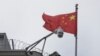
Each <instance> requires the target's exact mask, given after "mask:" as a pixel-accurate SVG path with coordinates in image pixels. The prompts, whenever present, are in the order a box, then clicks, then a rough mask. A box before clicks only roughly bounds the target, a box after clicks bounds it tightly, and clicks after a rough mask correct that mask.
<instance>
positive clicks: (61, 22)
mask: <svg viewBox="0 0 100 56" xmlns="http://www.w3.org/2000/svg"><path fill="white" fill-rule="evenodd" d="M42 17H43V20H44V21H45V24H44V27H45V28H46V29H47V30H49V31H54V30H56V29H57V28H58V27H61V28H62V29H63V31H64V32H68V33H72V34H77V30H76V28H77V17H76V12H72V13H68V14H60V15H56V16H50V15H46V14H43V15H42Z"/></svg>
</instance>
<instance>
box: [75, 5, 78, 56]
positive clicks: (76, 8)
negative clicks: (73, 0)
mask: <svg viewBox="0 0 100 56" xmlns="http://www.w3.org/2000/svg"><path fill="white" fill-rule="evenodd" d="M75 11H76V19H77V15H78V4H76V5H75ZM77 20H78V19H77ZM77 20H76V34H75V56H77V40H78V37H77Z"/></svg>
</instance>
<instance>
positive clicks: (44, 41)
mask: <svg viewBox="0 0 100 56" xmlns="http://www.w3.org/2000/svg"><path fill="white" fill-rule="evenodd" d="M45 44H46V39H44V44H43V48H42V54H43V51H44V47H45Z"/></svg>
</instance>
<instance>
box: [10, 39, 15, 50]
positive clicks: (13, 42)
mask: <svg viewBox="0 0 100 56" xmlns="http://www.w3.org/2000/svg"><path fill="white" fill-rule="evenodd" d="M11 40H12V49H13V50H14V49H15V48H14V40H13V39H11Z"/></svg>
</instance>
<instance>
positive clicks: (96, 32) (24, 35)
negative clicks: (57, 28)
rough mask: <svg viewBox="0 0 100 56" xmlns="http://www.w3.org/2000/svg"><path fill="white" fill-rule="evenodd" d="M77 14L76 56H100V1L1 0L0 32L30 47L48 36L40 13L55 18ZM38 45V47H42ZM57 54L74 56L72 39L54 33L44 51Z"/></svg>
mask: <svg viewBox="0 0 100 56" xmlns="http://www.w3.org/2000/svg"><path fill="white" fill-rule="evenodd" d="M76 3H78V4H79V11H78V56H100V25H99V24H100V22H99V21H100V6H99V5H100V1H99V0H80V1H78V0H0V32H6V33H7V36H8V38H9V39H12V38H13V39H17V40H21V41H24V42H26V43H29V44H32V43H34V42H35V41H37V40H39V39H40V38H42V37H44V36H45V35H47V34H49V33H50V31H47V30H46V29H45V28H43V24H44V21H43V20H42V14H43V12H45V13H47V14H49V15H57V14H64V13H69V12H73V11H74V10H75V4H76ZM41 45H42V44H40V45H39V46H37V47H38V48H41ZM54 51H58V52H59V53H60V54H61V55H62V56H74V36H73V35H72V34H69V33H65V34H64V37H63V38H61V39H59V38H58V37H57V36H56V35H55V34H54V35H52V36H51V37H50V38H48V39H47V43H46V46H45V52H48V53H52V52H54Z"/></svg>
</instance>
